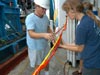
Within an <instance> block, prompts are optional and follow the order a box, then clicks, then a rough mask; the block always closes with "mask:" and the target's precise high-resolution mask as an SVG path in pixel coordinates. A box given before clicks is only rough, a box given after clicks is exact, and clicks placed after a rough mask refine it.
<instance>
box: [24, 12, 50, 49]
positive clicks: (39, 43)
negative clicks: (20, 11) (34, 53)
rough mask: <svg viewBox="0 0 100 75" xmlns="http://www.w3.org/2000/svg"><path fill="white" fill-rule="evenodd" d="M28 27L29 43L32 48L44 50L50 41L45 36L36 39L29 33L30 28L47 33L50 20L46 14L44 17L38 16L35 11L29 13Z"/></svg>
mask: <svg viewBox="0 0 100 75" xmlns="http://www.w3.org/2000/svg"><path fill="white" fill-rule="evenodd" d="M25 23H26V28H27V45H28V48H30V49H32V50H43V49H45V48H46V47H47V46H48V41H47V40H46V39H44V38H40V39H34V38H31V37H30V36H29V34H28V30H34V31H35V32H36V33H47V31H48V26H49V24H50V23H49V20H48V18H47V16H46V15H44V16H43V18H40V17H38V16H36V15H35V14H34V13H31V14H29V15H28V16H27V17H26V20H25Z"/></svg>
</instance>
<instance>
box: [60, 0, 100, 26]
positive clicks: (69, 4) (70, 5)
mask: <svg viewBox="0 0 100 75" xmlns="http://www.w3.org/2000/svg"><path fill="white" fill-rule="evenodd" d="M62 8H63V10H64V11H66V12H68V11H69V10H70V9H73V10H74V11H77V12H79V13H85V14H86V15H88V16H89V17H90V18H92V19H93V20H94V21H95V22H96V24H97V25H98V26H99V27H100V21H99V20H98V19H97V18H96V16H95V15H94V14H93V13H92V10H90V9H92V7H89V6H88V8H87V9H86V8H85V7H84V5H83V3H81V2H78V1H75V0H68V1H65V2H64V4H63V6H62ZM84 10H85V11H84Z"/></svg>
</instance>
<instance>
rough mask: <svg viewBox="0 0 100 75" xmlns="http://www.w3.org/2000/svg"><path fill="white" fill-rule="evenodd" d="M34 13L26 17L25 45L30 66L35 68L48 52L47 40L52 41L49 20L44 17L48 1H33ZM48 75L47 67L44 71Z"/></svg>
mask: <svg viewBox="0 0 100 75" xmlns="http://www.w3.org/2000/svg"><path fill="white" fill-rule="evenodd" d="M34 2H35V11H34V13H31V14H29V15H28V16H27V17H26V21H25V22H26V28H27V45H28V56H29V60H30V66H31V67H33V68H35V69H36V68H37V67H38V66H39V65H40V63H41V62H42V60H43V59H44V57H45V56H46V54H47V53H48V50H49V45H48V40H53V34H52V33H49V32H52V31H51V29H50V27H49V20H48V18H47V16H46V15H45V13H46V9H48V8H49V0H34ZM45 70H46V72H45V75H48V72H47V71H48V67H47V68H46V69H45Z"/></svg>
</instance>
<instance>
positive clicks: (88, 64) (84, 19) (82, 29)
mask: <svg viewBox="0 0 100 75" xmlns="http://www.w3.org/2000/svg"><path fill="white" fill-rule="evenodd" d="M62 7H63V10H64V11H66V13H67V14H68V16H69V17H70V18H71V19H74V18H76V19H77V20H78V21H80V23H79V25H78V26H77V28H76V33H75V44H66V45H65V44H64V45H60V47H62V48H65V49H66V50H70V51H76V52H81V59H82V60H83V70H82V75H100V64H99V63H100V58H99V57H100V28H99V27H100V22H99V21H98V19H96V17H95V15H94V14H93V13H92V12H91V11H90V10H88V9H84V7H83V5H82V4H81V3H80V2H74V1H65V3H64V4H63V6H62ZM70 11H73V14H74V15H73V14H71V13H70ZM72 16H73V18H72Z"/></svg>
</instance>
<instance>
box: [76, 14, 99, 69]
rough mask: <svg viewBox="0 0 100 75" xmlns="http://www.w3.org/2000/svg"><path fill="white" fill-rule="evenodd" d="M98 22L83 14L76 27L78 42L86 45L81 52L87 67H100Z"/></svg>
mask: <svg viewBox="0 0 100 75" xmlns="http://www.w3.org/2000/svg"><path fill="white" fill-rule="evenodd" d="M95 26H96V27H97V25H96V23H95V22H94V21H93V20H92V19H91V18H90V17H88V16H87V15H85V16H83V18H82V20H81V21H80V24H79V25H78V26H77V29H76V38H75V39H76V44H77V45H84V46H85V47H84V49H83V51H82V52H81V58H82V59H83V65H84V67H86V68H99V69H100V36H99V35H98V34H97V31H96V29H95Z"/></svg>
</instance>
